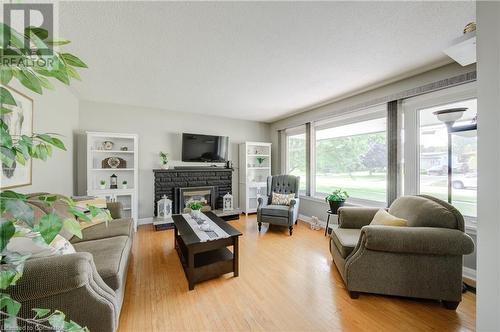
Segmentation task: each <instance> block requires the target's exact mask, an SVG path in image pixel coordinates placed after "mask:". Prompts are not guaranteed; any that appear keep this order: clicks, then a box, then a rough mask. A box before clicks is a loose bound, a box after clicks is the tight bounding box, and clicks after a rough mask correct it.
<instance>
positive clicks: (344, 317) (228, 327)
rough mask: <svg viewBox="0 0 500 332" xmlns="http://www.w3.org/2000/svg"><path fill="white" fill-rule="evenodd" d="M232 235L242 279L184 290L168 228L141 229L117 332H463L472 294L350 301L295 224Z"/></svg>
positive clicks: (249, 227) (321, 241)
mask: <svg viewBox="0 0 500 332" xmlns="http://www.w3.org/2000/svg"><path fill="white" fill-rule="evenodd" d="M230 224H231V225H233V226H235V227H236V228H238V229H239V230H240V231H242V232H243V236H242V237H240V276H239V277H237V278H233V277H232V275H231V274H229V275H226V276H224V277H221V278H218V279H213V280H210V281H206V282H203V283H200V284H197V285H196V287H195V289H194V290H193V291H188V284H187V281H186V277H185V276H184V274H183V270H182V267H181V265H180V262H179V258H178V257H177V254H176V252H175V250H174V245H173V231H172V230H168V231H159V232H155V231H154V230H153V226H152V225H144V226H141V227H139V230H138V232H137V234H136V238H135V241H134V248H133V258H132V260H131V264H130V269H129V271H128V280H127V286H126V292H125V299H124V303H123V307H122V312H121V317H120V326H119V331H120V332H124V331H186V330H191V331H193V330H196V331H202V330H212V331H215V330H217V331H246V330H268V331H470V330H474V329H475V321H476V316H475V306H476V297H475V295H474V294H472V293H470V292H468V293H466V294H464V298H463V301H462V303H461V304H460V306H459V307H458V309H457V311H456V312H455V311H450V310H446V309H444V308H442V307H441V305H440V304H439V303H438V302H434V301H424V300H412V299H404V298H398V297H388V296H378V295H369V294H361V296H360V298H359V299H357V300H352V299H350V298H349V295H348V294H347V291H346V290H345V288H344V284H343V282H342V279H341V277H340V275H339V273H338V271H337V269H336V267H335V265H334V264H333V262H332V258H331V255H330V252H329V251H328V238H327V237H325V236H323V232H322V231H312V230H311V229H310V228H309V227H308V225H307V224H306V223H302V222H299V224H298V225H297V226H296V227H295V229H294V232H293V236H292V237H290V236H288V229H287V228H284V227H283V228H280V227H271V228H270V229H268V226H267V224H263V227H262V232H261V233H260V234H259V233H258V232H257V224H256V221H255V216H249V217H248V218H246V217H242V218H241V219H240V220H237V221H231V222H230Z"/></svg>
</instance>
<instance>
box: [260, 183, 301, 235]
mask: <svg viewBox="0 0 500 332" xmlns="http://www.w3.org/2000/svg"><path fill="white" fill-rule="evenodd" d="M299 183H300V177H299V176H293V175H275V176H269V177H268V178H267V198H266V197H264V198H263V197H259V199H258V203H259V204H258V206H257V223H258V225H259V232H260V229H261V226H262V223H263V222H267V223H270V224H274V225H281V226H288V229H289V231H290V235H292V233H293V225H294V224H296V223H297V218H298V216H299ZM273 192H275V193H279V194H295V198H294V199H292V201H291V202H290V205H289V206H286V205H272V204H271V198H272V193H273Z"/></svg>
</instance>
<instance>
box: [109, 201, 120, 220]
mask: <svg viewBox="0 0 500 332" xmlns="http://www.w3.org/2000/svg"><path fill="white" fill-rule="evenodd" d="M106 208H107V209H108V210H109V213H110V214H111V218H113V219H121V217H122V211H123V204H122V202H107V203H106Z"/></svg>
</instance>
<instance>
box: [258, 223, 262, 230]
mask: <svg viewBox="0 0 500 332" xmlns="http://www.w3.org/2000/svg"><path fill="white" fill-rule="evenodd" d="M258 225H259V232H260V229H261V228H262V223H261V222H259V223H258Z"/></svg>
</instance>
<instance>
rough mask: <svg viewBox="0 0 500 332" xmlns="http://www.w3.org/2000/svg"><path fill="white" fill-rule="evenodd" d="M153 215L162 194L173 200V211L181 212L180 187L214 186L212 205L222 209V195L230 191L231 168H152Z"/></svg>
mask: <svg viewBox="0 0 500 332" xmlns="http://www.w3.org/2000/svg"><path fill="white" fill-rule="evenodd" d="M153 173H154V206H153V208H154V210H153V211H154V215H155V216H156V212H157V211H156V202H158V201H159V200H160V199H161V198H162V197H163V195H166V196H167V197H168V198H169V199H171V200H172V201H173V204H172V206H173V213H181V212H182V211H180V208H179V206H180V205H179V199H178V195H177V194H178V192H179V189H180V188H191V187H212V186H213V187H214V207H215V209H222V201H223V199H222V198H223V196H224V195H225V194H226V193H228V192H232V175H233V169H232V168H215V167H214V168H200V169H154V170H153Z"/></svg>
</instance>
